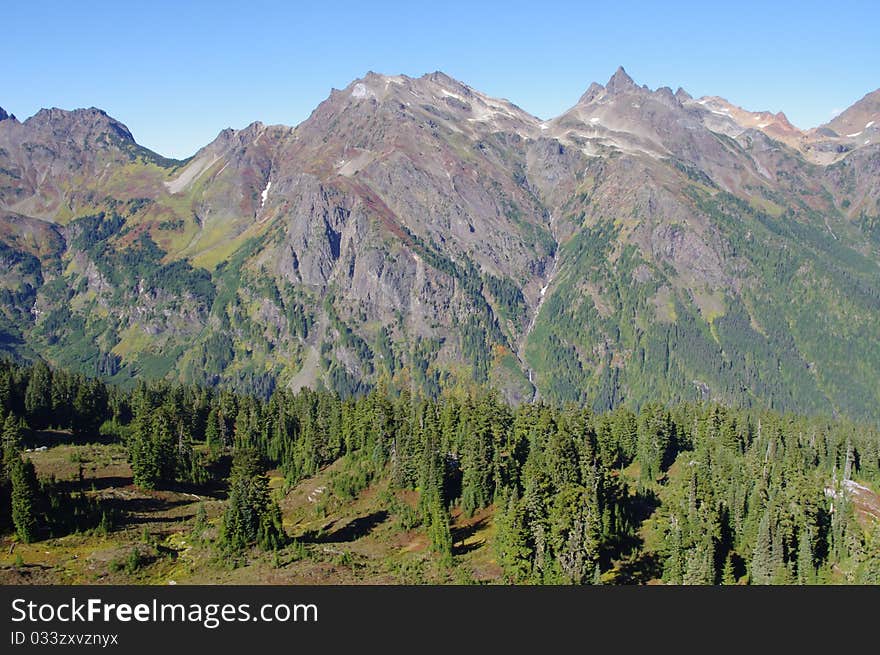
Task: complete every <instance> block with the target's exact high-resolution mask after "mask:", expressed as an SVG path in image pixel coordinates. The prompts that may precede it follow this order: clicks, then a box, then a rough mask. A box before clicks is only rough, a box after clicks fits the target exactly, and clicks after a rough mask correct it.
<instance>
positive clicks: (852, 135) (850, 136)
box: [847, 131, 861, 139]
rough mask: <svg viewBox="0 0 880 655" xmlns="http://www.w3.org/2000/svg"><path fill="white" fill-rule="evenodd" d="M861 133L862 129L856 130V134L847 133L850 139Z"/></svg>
mask: <svg viewBox="0 0 880 655" xmlns="http://www.w3.org/2000/svg"><path fill="white" fill-rule="evenodd" d="M859 134H861V132H860V131H859V132H856V133H855V134H847V136H848V137H849V138H850V139H852V138H854V137H857V136H858V135H859Z"/></svg>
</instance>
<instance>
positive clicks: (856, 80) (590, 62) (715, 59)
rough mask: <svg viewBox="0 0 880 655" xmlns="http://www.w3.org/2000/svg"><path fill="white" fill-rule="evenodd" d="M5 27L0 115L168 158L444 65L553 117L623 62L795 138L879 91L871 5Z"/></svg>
mask: <svg viewBox="0 0 880 655" xmlns="http://www.w3.org/2000/svg"><path fill="white" fill-rule="evenodd" d="M0 15H2V19H3V22H4V29H3V38H2V39H0V106H2V107H3V108H5V109H6V110H7V111H9V112H11V113H15V114H16V115H17V116H18V118H19V119H22V120H23V119H24V118H26V117H28V116H30V115H32V114H33V113H35V112H36V111H37V110H38V109H39V108H40V107H49V106H57V107H62V108H65V109H72V108H76V107H90V106H96V107H100V108H102V109H105V110H106V111H107V112H108V113H109V114H111V115H112V116H114V117H115V118H117V119H119V120H121V121H122V122H123V123H125V124H126V125H128V127H129V129H131V131H132V133H133V134H134V136H135V138H136V139H137V140H138V142H139V143H141V144H143V145H145V146H147V147H149V148H152V149H154V150H156V151H157V152H159V153H161V154H163V155H167V156H176V157H186V156H189V155H191V154H192V153H193V152H195V150H197V149H198V148H199V147H200V146H202V145H205V144H206V143H208V142H209V141H211V140H212V139H213V138H214V137H215V136H216V134H217V133H218V132H219V131H220V130H221V129H223V128H225V127H234V128H241V127H244V126H245V125H247V124H248V123H250V122H252V121H255V120H260V121H263V122H264V123H284V124H288V125H295V124H297V123H299V122H300V121H302V120H303V119H305V118H306V117H308V115H309V113H310V112H311V110H312V109H313V108H314V107H315V106H316V105H317V104H318V103H320V102H321V101H322V100H323V99H324V98H325V97H326V96H327V95H328V94H329V92H330V89H331V88H342V87H344V86H346V85H347V84H348V83H349V82H350V81H351V80H353V79H355V78H357V77H361V76H363V75H364V74H365V73H366V72H367V71H369V70H373V71H376V72H379V73H386V74H398V73H404V74H406V75H410V76H419V75H422V74H423V73H426V72H431V71H434V70H442V71H444V72H446V73H448V74H450V75H452V76H453V77H455V78H457V79H459V80H461V81H463V82H465V83H467V84H469V85H471V86H473V87H475V88H477V89H479V90H481V91H483V92H485V93H488V94H490V95H495V96H500V97H505V98H508V99H509V100H511V101H513V102H514V103H516V104H518V105H519V106H520V107H522V108H523V109H525V110H527V111H529V112H531V113H533V114H535V115H537V116H539V117H541V118H548V117H552V116H555V115H557V114H559V113H561V112H562V111H563V110H565V109H566V108H568V107H570V106H571V105H573V104H574V103H575V102H576V101H577V99H578V97H579V96H580V95H581V93H583V91H584V90H585V89H586V88H587V86H588V85H589V84H590V82H592V81H598V82H600V83H604V82H605V81H607V79H608V78H609V77H610V76H611V74H612V73H613V72H614V70H615V68H616V67H617V66H618V65H621V64H622V65H623V66H624V67H625V68H626V70H627V71H628V72H629V73H630V75H632V77H633V78H634V79H635V80H636V81H637V82H638V83H640V84H647V85H648V86H650V87H651V88H655V87H658V86H670V87H672V89H673V90H675V89H676V88H677V87H678V86H683V87H684V88H685V89H687V90H688V91H689V92H690V93H691V94H693V95H694V96H700V95H721V96H724V97H726V98H728V99H729V100H731V101H732V102H735V103H737V104H739V105H742V106H744V107H746V108H747V109H753V110H758V109H769V110H772V111H779V110H782V111H785V112H786V114H787V115H788V117H789V118H790V119H791V120H792V122H794V123H795V124H796V125H798V126H800V127H812V126H815V125H818V124H821V123H823V122H825V121H827V120H828V119H829V118H830V117H831V114H832V112H833V111H834V110H835V109H836V110H840V109H843V108H845V107H847V106H848V105H850V104H852V103H853V102H855V101H856V100H858V99H859V98H861V97H862V96H863V95H864V94H865V93H867V92H869V91H872V90H874V89H876V88H878V87H880V45H878V43H880V11H878V5H877V2H876V0H873V1H871V2H868V1H863V2H854V1H848V0H838V1H836V2H821V3H820V2H811V1H810V0H806V1H804V2H774V1H772V0H766V1H764V2H751V1H749V0H741V1H735V2H729V3H727V2H711V1H705V0H704V1H703V2H674V1H671V0H670V1H666V2H664V1H658V2H628V1H626V0H607V1H606V2H538V1H532V2H528V3H521V2H517V1H516V0H509V1H507V2H491V3H490V2H484V3H477V2H458V1H457V0H453V1H448V2H432V3H427V4H424V5H422V3H418V2H414V1H413V2H372V3H371V2H367V1H366V0H365V1H364V2H356V3H349V2H342V1H338V0H328V1H325V2H310V3H304V4H303V5H301V6H298V5H297V4H296V3H282V2H276V3H272V2H264V1H262V0H247V1H239V2H234V3H232V2H229V3H227V2H224V1H221V0H216V1H213V2H186V0H179V1H178V2H166V1H165V0H155V1H154V2H150V3H147V2H125V1H122V0H118V1H117V2H98V1H95V2H90V1H88V0H84V1H83V2H55V1H52V0H44V1H42V2H38V3H37V2H27V1H26V0H18V1H14V0H11V1H10V2H9V3H7V4H6V5H5V7H4V8H3V10H2V12H0Z"/></svg>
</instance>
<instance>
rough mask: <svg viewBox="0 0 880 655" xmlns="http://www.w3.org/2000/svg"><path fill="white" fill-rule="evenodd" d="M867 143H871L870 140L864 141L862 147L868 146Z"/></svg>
mask: <svg viewBox="0 0 880 655" xmlns="http://www.w3.org/2000/svg"><path fill="white" fill-rule="evenodd" d="M869 143H871V139H865V142H864V143H863V144H862V145H865V146H866V145H868V144H869Z"/></svg>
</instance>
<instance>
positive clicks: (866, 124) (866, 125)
mask: <svg viewBox="0 0 880 655" xmlns="http://www.w3.org/2000/svg"><path fill="white" fill-rule="evenodd" d="M873 124H874V121H870V122H869V123H865V129H866V130H867V129H868V128H869V127H871V126H872V125H873Z"/></svg>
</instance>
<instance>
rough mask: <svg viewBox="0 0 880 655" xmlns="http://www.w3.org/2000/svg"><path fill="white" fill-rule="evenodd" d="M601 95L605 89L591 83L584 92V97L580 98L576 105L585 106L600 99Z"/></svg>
mask: <svg viewBox="0 0 880 655" xmlns="http://www.w3.org/2000/svg"><path fill="white" fill-rule="evenodd" d="M603 93H605V87H604V86H602V85H601V84H597V83H596V82H593V83H592V84H591V85H590V87H589V88H588V89H587V90H586V91H585V92H584V95H582V96H581V98H580V100H578V104H582V105H587V104H589V103H591V102H593V101H594V100H595V99H596V98H598V97H600V96H601V95H602V94H603Z"/></svg>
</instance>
